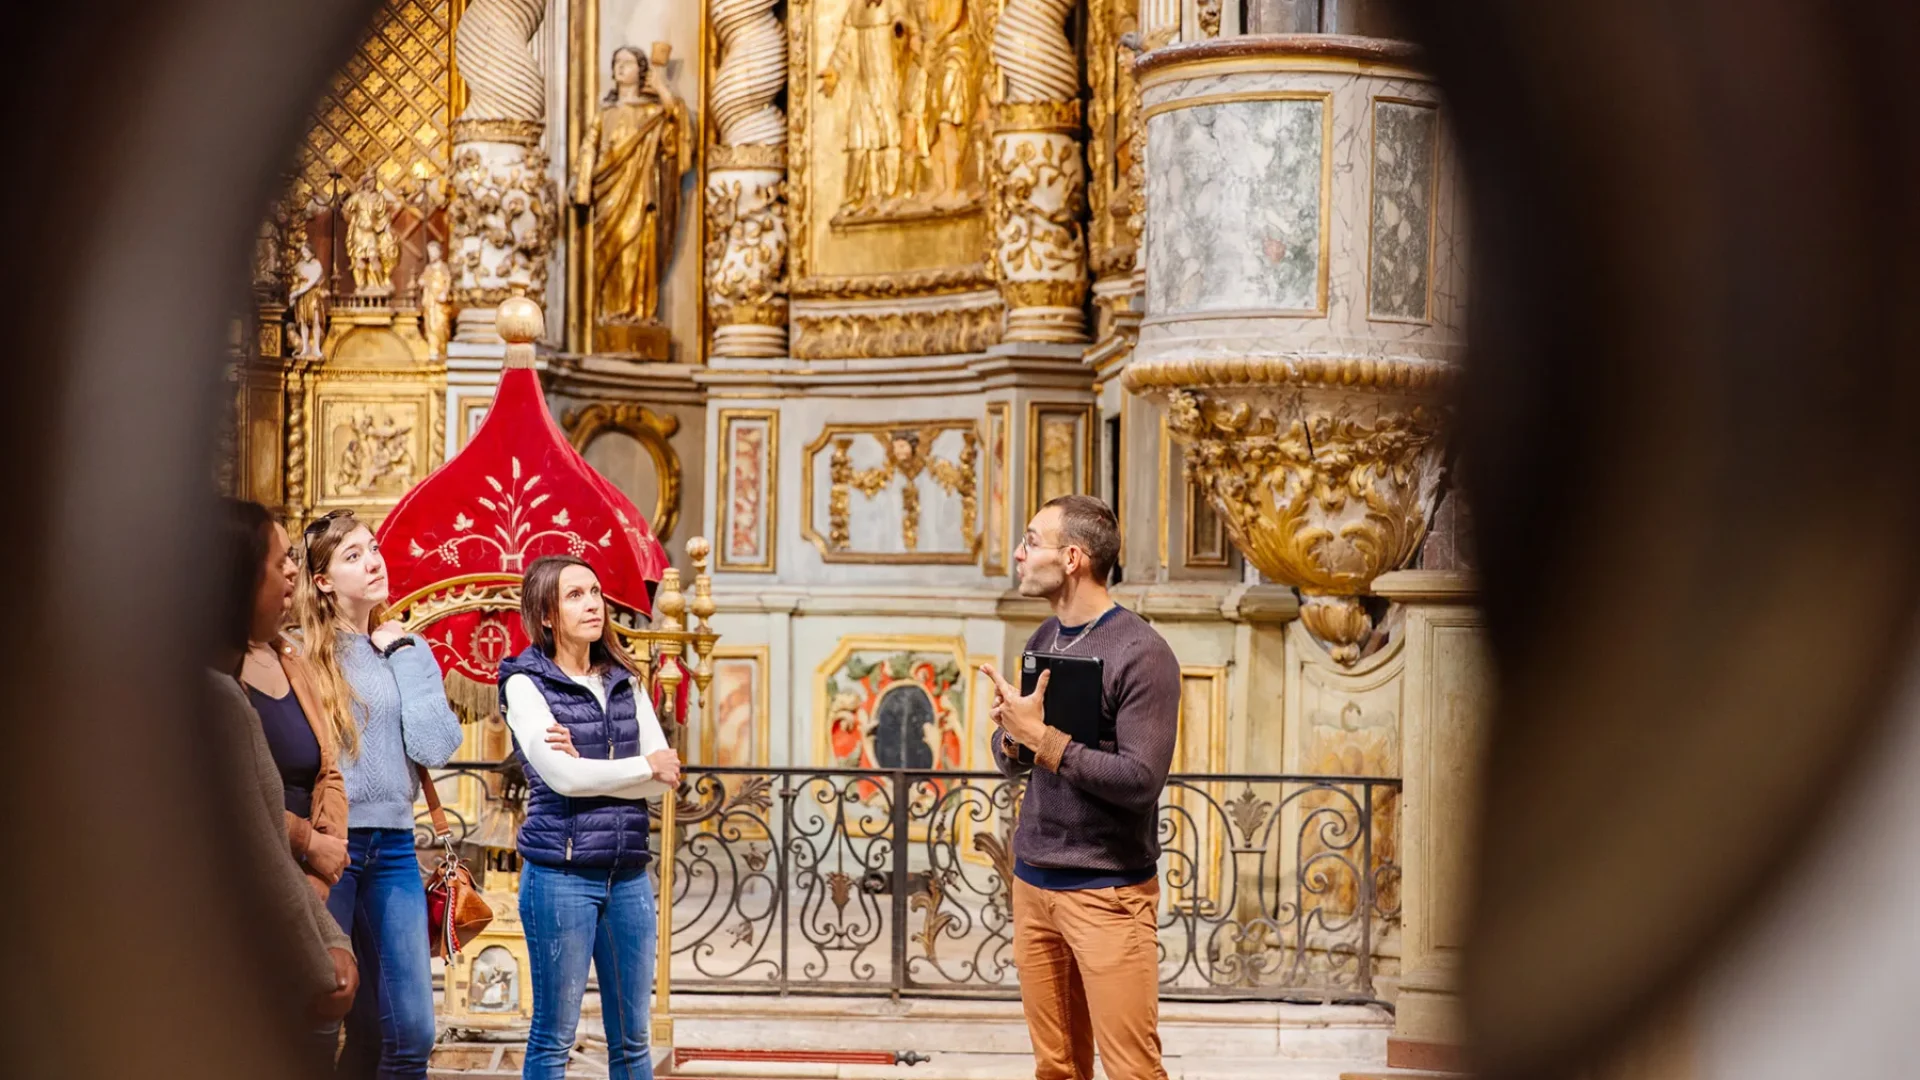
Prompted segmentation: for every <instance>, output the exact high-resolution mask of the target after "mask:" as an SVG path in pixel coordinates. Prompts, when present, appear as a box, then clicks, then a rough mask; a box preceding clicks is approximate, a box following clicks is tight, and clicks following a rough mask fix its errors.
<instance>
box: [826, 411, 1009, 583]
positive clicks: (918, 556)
mask: <svg viewBox="0 0 1920 1080" xmlns="http://www.w3.org/2000/svg"><path fill="white" fill-rule="evenodd" d="M896 431H914V432H920V433H922V434H925V433H928V432H931V433H933V435H934V437H935V438H938V437H939V435H940V434H942V433H944V432H948V431H959V432H962V433H964V434H969V435H972V436H973V438H974V440H975V444H976V446H977V445H978V441H979V439H980V426H979V423H978V422H977V421H975V420H973V419H972V418H967V417H962V418H958V419H948V420H902V421H899V422H897V423H891V424H827V425H826V426H824V427H822V428H821V429H820V434H819V435H818V436H816V437H815V438H814V440H813V441H812V442H810V443H808V444H807V445H806V446H805V448H803V449H802V451H801V454H800V538H801V539H802V540H805V541H807V542H808V543H811V544H812V545H813V546H814V548H815V549H816V550H818V551H819V553H820V560H821V561H822V562H828V563H851V564H856V565H871V566H971V565H973V564H975V563H977V562H979V561H980V549H981V547H982V546H983V545H982V544H981V536H982V533H981V531H980V523H979V522H978V521H976V522H975V523H974V532H973V535H972V536H971V537H967V538H966V539H967V540H968V545H967V550H966V551H929V552H921V551H900V552H895V551H884V552H882V551H867V552H856V551H835V550H833V545H832V543H831V541H830V540H829V539H828V538H827V537H826V536H825V535H823V534H822V533H821V532H820V530H819V529H818V528H816V527H815V522H814V509H813V504H814V498H813V496H814V479H813V473H814V459H815V458H817V457H819V456H820V452H821V451H822V450H824V449H826V448H827V444H828V443H831V442H832V441H833V440H834V439H835V438H838V437H840V436H843V435H876V436H882V437H885V436H888V435H891V434H892V433H894V432H896ZM973 479H974V483H975V490H976V491H977V490H978V484H979V480H980V476H979V465H978V464H977V463H976V464H975V466H974V477H973ZM888 482H889V485H891V483H892V481H891V479H890V480H889V481H888ZM829 487H831V484H829Z"/></svg>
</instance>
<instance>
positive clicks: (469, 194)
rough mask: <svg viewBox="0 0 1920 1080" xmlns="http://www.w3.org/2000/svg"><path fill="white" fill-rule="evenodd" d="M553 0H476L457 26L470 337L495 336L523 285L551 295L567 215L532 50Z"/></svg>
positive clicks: (462, 318) (460, 332)
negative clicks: (463, 93)
mask: <svg viewBox="0 0 1920 1080" xmlns="http://www.w3.org/2000/svg"><path fill="white" fill-rule="evenodd" d="M545 15H546V3H545V0H473V2H472V3H471V4H469V5H468V6H467V9H466V11H465V13H464V14H463V15H462V16H461V18H460V23H459V27H458V28H457V29H456V31H455V33H454V43H453V52H454V59H455V61H456V62H457V63H458V64H459V69H460V75H461V78H462V79H463V80H464V81H465V83H466V86H467V107H466V109H465V110H463V111H462V112H461V114H460V117H459V119H457V120H455V121H454V124H453V172H452V176H451V180H450V182H451V187H452V201H451V202H450V203H449V205H448V208H447V218H448V223H449V226H450V232H451V238H452V251H451V252H450V253H449V256H448V260H447V261H448V265H449V268H450V269H452V270H453V273H454V302H455V303H456V304H457V305H458V307H459V309H460V311H459V322H458V327H457V332H456V334H455V337H456V339H457V340H459V341H464V342H495V341H498V340H499V339H498V336H497V335H496V334H495V332H494V325H493V324H494V309H495V308H496V307H498V306H499V304H500V302H501V301H502V300H505V299H506V298H507V297H508V296H510V295H512V293H513V292H514V291H515V290H520V291H524V292H525V293H526V294H527V296H529V297H530V298H532V299H533V300H534V301H535V302H536V303H542V302H544V300H545V295H546V286H547V271H548V264H549V262H550V261H551V259H552V255H553V242H554V235H555V232H556V230H557V226H558V222H559V192H558V190H557V189H556V188H555V186H554V183H553V180H552V178H551V177H549V176H548V175H547V166H548V160H549V159H548V156H547V152H546V150H545V149H544V147H543V145H542V144H543V141H544V139H545V136H546V114H547V82H546V76H545V75H544V74H542V72H541V70H540V62H539V58H538V57H537V56H535V54H534V49H533V37H534V35H535V34H536V33H538V32H539V29H540V23H541V20H542V19H543V18H544V17H545Z"/></svg>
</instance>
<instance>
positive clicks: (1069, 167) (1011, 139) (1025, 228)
mask: <svg viewBox="0 0 1920 1080" xmlns="http://www.w3.org/2000/svg"><path fill="white" fill-rule="evenodd" d="M1073 6H1074V0H1007V6H1006V7H1005V9H1003V10H1002V11H1001V12H1000V21H999V23H998V24H996V25H995V27H994V31H993V60H994V63H995V64H997V65H998V66H999V68H1000V75H1001V77H1002V78H1003V79H1004V80H1005V82H1006V98H1005V100H1003V101H1002V102H1000V103H999V104H998V105H996V106H995V107H994V115H993V190H994V197H993V232H994V240H995V251H994V267H993V269H994V277H995V279H996V280H998V281H999V283H1000V296H1001V298H1002V300H1004V301H1005V303H1006V306H1007V323H1006V331H1005V334H1004V336H1003V340H1006V341H1048V342H1076V341H1084V340H1086V311H1085V304H1086V297H1087V248H1086V237H1085V235H1084V234H1083V232H1082V231H1081V228H1080V218H1079V215H1080V210H1081V207H1082V205H1083V203H1084V201H1085V199H1086V191H1087V173H1086V167H1085V164H1084V162H1083V161H1082V159H1081V148H1080V140H1079V131H1080V69H1079V64H1078V61H1077V60H1076V58H1075V56H1074V52H1073V45H1072V43H1070V42H1069V41H1068V40H1067V32H1066V26H1067V17H1068V15H1070V14H1071V13H1072V11H1073Z"/></svg>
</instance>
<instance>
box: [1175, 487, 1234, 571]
mask: <svg viewBox="0 0 1920 1080" xmlns="http://www.w3.org/2000/svg"><path fill="white" fill-rule="evenodd" d="M1183 486H1184V487H1185V488H1186V509H1185V512H1184V518H1185V520H1183V521H1182V522H1181V528H1180V531H1181V532H1183V533H1185V534H1186V535H1185V538H1184V543H1183V544H1182V545H1181V546H1182V547H1183V548H1184V549H1185V550H1184V551H1183V552H1182V553H1181V558H1180V561H1181V563H1182V565H1184V566H1186V567H1189V568H1191V569H1194V570H1218V569H1221V568H1223V567H1227V566H1231V565H1233V541H1232V539H1231V538H1230V537H1228V535H1227V523H1226V519H1225V518H1223V517H1221V516H1220V513H1219V511H1217V510H1216V511H1214V514H1213V522H1214V536H1213V540H1214V542H1215V546H1214V547H1212V548H1210V549H1207V550H1202V549H1201V540H1202V537H1201V536H1200V529H1199V521H1200V515H1199V514H1197V513H1195V512H1194V511H1195V510H1196V509H1197V508H1198V507H1199V506H1200V504H1201V503H1204V502H1206V501H1207V497H1206V496H1205V495H1204V494H1202V493H1201V491H1200V485H1199V483H1198V482H1196V481H1195V480H1193V479H1192V478H1187V481H1186V483H1185V484H1184V485H1183Z"/></svg>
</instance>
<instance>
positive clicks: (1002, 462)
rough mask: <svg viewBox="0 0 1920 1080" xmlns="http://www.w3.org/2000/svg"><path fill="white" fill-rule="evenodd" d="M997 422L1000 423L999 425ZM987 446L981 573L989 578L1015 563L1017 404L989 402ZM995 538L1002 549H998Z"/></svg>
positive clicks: (996, 575) (985, 441)
mask: <svg viewBox="0 0 1920 1080" xmlns="http://www.w3.org/2000/svg"><path fill="white" fill-rule="evenodd" d="M995 425H998V426H997V427H996V426H995ZM982 442H983V443H984V444H985V445H986V449H987V498H986V501H985V506H986V512H985V513H984V514H983V515H981V516H982V518H983V519H984V520H983V521H982V523H981V529H982V532H981V544H980V551H981V568H980V569H981V572H982V573H984V574H986V575H987V576H988V577H1001V576H1005V574H1006V573H1007V571H1008V569H1010V568H1011V566H1012V563H1013V403H1012V402H1010V401H990V402H988V403H987V429H986V435H985V436H984V438H983V439H982ZM995 483H998V484H999V485H1000V505H999V508H998V512H999V516H1000V517H1001V519H1002V520H1000V521H999V522H998V523H996V522H995V521H994V520H993V519H994V514H995V507H994V499H993V486H994V484H995ZM995 541H998V542H999V550H998V551H996V550H995V549H994V543H995Z"/></svg>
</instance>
